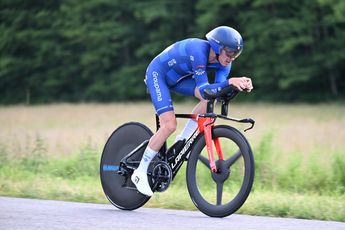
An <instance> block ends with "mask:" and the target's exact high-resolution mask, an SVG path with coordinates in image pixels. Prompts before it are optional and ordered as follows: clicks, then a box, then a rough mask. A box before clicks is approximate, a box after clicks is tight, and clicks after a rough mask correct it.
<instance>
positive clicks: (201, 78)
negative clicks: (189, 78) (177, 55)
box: [192, 50, 228, 98]
mask: <svg viewBox="0 0 345 230" xmlns="http://www.w3.org/2000/svg"><path fill="white" fill-rule="evenodd" d="M193 57H194V58H193V59H194V60H193V61H192V70H193V77H194V79H195V82H196V86H197V87H198V89H199V91H200V94H201V96H202V97H203V98H204V90H205V89H210V90H211V91H213V92H217V91H219V90H221V89H223V88H224V87H226V86H227V85H228V81H222V82H216V83H214V84H210V83H209V82H208V77H207V72H206V65H207V61H208V60H207V59H208V57H207V55H205V53H202V52H201V51H200V50H198V51H195V52H194V54H193Z"/></svg>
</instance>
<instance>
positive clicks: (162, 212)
mask: <svg viewBox="0 0 345 230" xmlns="http://www.w3.org/2000/svg"><path fill="white" fill-rule="evenodd" d="M0 229H1V230H16V229H23V230H24V229H25V230H31V229H49V230H50V229H73V230H76V229H82V230H91V229H92V230H95V229H124V230H127V229H129V230H141V229H144V230H145V229H147V230H149V229H150V230H151V229H163V230H176V229H192V230H199V229H209V230H211V229H217V230H218V229H227V230H231V229H236V230H242V229H243V230H244V229H245V230H250V229H255V230H261V229H272V230H273V229H274V230H277V229H279V230H281V229H301V230H308V229H313V230H314V229H322V230H325V229H332V230H333V229H339V230H345V223H343V222H334V221H315V220H302V219H292V218H273V217H260V216H247V215H231V216H229V217H226V218H211V217H207V216H205V215H204V214H202V213H201V212H198V211H180V210H168V209H158V208H154V209H151V208H140V209H137V210H135V211H122V210H119V209H117V208H115V207H114V206H112V205H107V204H90V203H77V202H64V201H50V200H36V199H22V198H10V197H0Z"/></svg>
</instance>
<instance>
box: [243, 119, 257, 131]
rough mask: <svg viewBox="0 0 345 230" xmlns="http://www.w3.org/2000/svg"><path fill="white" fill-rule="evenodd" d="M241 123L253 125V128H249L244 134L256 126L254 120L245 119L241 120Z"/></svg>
mask: <svg viewBox="0 0 345 230" xmlns="http://www.w3.org/2000/svg"><path fill="white" fill-rule="evenodd" d="M239 122H241V123H250V124H251V126H250V127H249V128H246V129H245V130H244V132H246V131H248V130H250V129H252V128H254V125H255V121H254V120H253V119H252V118H244V119H241V120H239Z"/></svg>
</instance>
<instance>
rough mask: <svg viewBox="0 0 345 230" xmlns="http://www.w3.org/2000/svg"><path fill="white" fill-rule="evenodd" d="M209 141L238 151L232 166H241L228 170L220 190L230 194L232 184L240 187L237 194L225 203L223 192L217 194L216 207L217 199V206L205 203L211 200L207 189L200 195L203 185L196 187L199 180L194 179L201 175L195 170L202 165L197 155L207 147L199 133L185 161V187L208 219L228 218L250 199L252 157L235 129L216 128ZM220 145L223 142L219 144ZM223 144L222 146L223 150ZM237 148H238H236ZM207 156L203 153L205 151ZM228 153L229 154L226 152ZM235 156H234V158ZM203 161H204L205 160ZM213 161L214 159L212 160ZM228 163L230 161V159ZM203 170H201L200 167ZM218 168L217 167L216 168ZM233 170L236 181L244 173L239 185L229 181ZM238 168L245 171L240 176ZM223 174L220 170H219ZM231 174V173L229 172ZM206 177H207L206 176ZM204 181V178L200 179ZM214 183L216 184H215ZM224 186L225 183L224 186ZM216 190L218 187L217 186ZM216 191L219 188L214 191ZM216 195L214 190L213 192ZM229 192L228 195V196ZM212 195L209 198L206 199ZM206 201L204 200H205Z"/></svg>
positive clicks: (234, 181) (227, 127)
mask: <svg viewBox="0 0 345 230" xmlns="http://www.w3.org/2000/svg"><path fill="white" fill-rule="evenodd" d="M212 138H213V139H215V138H219V139H220V140H222V141H223V140H224V141H225V143H226V145H230V144H231V145H233V146H235V148H238V150H237V153H236V154H238V155H237V156H238V157H237V159H238V160H236V161H235V162H236V164H237V162H239V163H238V164H242V165H239V166H236V165H232V166H231V167H230V169H229V177H228V178H227V179H225V181H227V183H228V184H229V185H228V184H227V186H228V187H224V184H222V185H221V189H222V190H224V188H226V189H228V190H229V191H230V190H231V189H230V187H231V186H233V185H232V184H231V183H233V184H234V186H233V187H236V186H238V187H240V188H239V191H238V192H237V191H235V192H233V196H231V195H229V196H231V198H230V201H229V202H226V203H222V201H223V200H222V199H223V198H222V196H223V197H224V191H222V192H221V193H220V194H222V195H220V199H219V200H220V203H219V204H218V197H217V196H218V195H216V199H217V203H216V204H214V203H212V202H210V201H209V200H208V198H209V197H212V193H209V191H208V190H207V189H209V185H208V186H206V189H205V190H206V192H204V193H203V192H202V191H201V189H202V187H203V185H202V184H200V183H199V184H198V181H197V180H199V179H200V178H201V177H200V176H197V173H199V172H200V173H201V170H198V168H199V166H198V165H202V163H201V160H199V159H200V155H201V153H202V151H203V149H204V148H205V149H206V143H205V137H204V134H203V133H201V134H200V135H199V137H198V139H197V140H196V142H195V144H194V146H193V148H192V151H191V154H190V157H189V159H188V163H187V173H186V177H187V187H188V192H189V195H190V197H191V199H192V201H193V203H194V204H195V206H196V207H197V208H198V209H199V210H200V211H201V212H203V213H204V214H206V215H208V216H211V217H225V216H229V215H231V214H232V213H234V212H236V211H237V210H238V209H239V208H240V207H241V206H242V205H243V204H244V202H245V201H246V199H247V198H248V196H249V193H250V191H251V188H252V185H253V181H254V157H253V154H252V150H251V147H250V145H249V143H248V141H247V140H246V138H245V137H244V136H243V135H242V134H241V133H240V132H239V131H238V130H237V129H235V128H233V127H230V126H226V125H220V126H215V127H214V128H213V131H212ZM222 143H223V142H222ZM223 145H224V144H221V146H222V148H223V147H224V146H223ZM236 146H237V147H236ZM204 152H206V150H204ZM229 152H231V151H229ZM214 155H215V156H216V155H217V153H216V151H214ZM234 156H235V155H234ZM204 159H206V158H204ZM215 159H216V157H215ZM229 160H230V159H229ZM224 162H225V161H220V160H218V161H216V163H217V165H220V164H224ZM200 167H202V166H200ZM217 167H218V166H217ZM232 167H237V168H238V169H237V168H235V169H236V171H235V172H237V174H238V175H239V177H240V176H241V175H240V174H241V173H243V176H244V177H243V179H242V182H241V179H239V180H238V181H237V184H236V180H235V178H232V176H233V175H232V174H231V168H232ZM241 167H244V169H242V172H241ZM222 170H223V169H222ZM223 171H224V172H225V171H226V170H225V169H224V170H223ZM208 172H209V173H210V175H211V178H213V176H212V173H211V171H210V169H209V168H208ZM232 173H233V172H232ZM206 176H207V175H206ZM203 177H205V174H203ZM202 180H204V178H203V179H202ZM214 182H215V180H214ZM223 183H225V182H223ZM216 185H217V186H218V184H216ZM217 189H218V187H217ZM216 191H217V190H216ZM230 193H231V192H229V194H230ZM209 194H211V195H209ZM206 197H207V198H206ZM212 199H213V200H214V197H212V198H211V200H212Z"/></svg>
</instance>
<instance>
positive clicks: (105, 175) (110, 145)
mask: <svg viewBox="0 0 345 230" xmlns="http://www.w3.org/2000/svg"><path fill="white" fill-rule="evenodd" d="M152 135H153V133H152V131H151V130H150V129H149V128H148V127H146V126H145V125H143V124H141V123H138V122H129V123H126V124H124V125H122V126H120V127H119V128H117V129H116V130H115V131H114V132H113V133H112V134H111V136H110V137H109V139H108V140H107V142H106V144H105V146H104V149H103V153H102V157H101V164H100V178H101V184H102V188H103V191H104V194H105V196H106V197H107V199H108V200H109V201H110V203H112V204H113V205H114V206H115V207H117V208H119V209H123V210H134V209H137V208H139V207H141V206H143V205H144V204H145V203H146V202H147V201H148V200H149V199H150V197H149V196H145V195H143V194H141V193H139V192H138V191H137V190H136V188H135V185H134V184H133V183H132V181H131V178H130V176H131V174H132V173H130V174H128V175H126V176H123V175H119V174H117V173H116V172H114V171H116V170H109V169H112V168H114V169H117V168H118V167H119V165H120V161H121V159H122V158H123V157H125V156H126V155H127V154H128V153H130V152H131V151H132V150H133V149H135V148H136V147H137V146H138V145H140V144H141V143H143V142H144V141H145V140H148V139H150V138H151V136H152ZM144 149H145V148H143V150H142V151H139V152H138V153H136V154H134V155H133V156H132V157H131V159H132V160H136V161H140V160H141V158H142V155H143V151H144ZM125 180H127V182H126V184H128V185H129V187H123V185H124V182H125Z"/></svg>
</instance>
